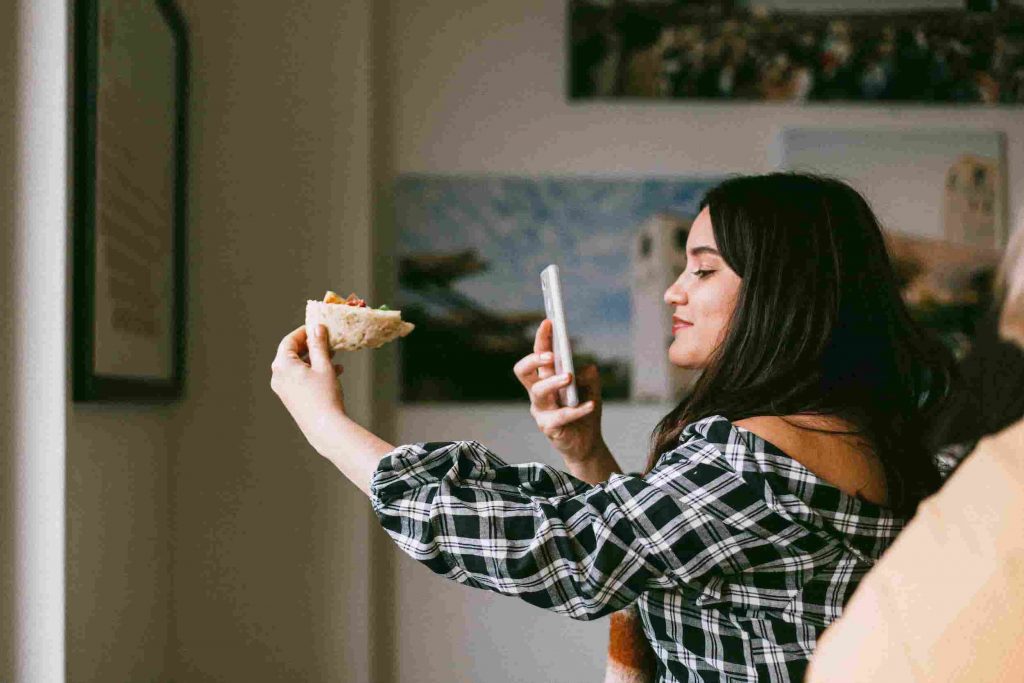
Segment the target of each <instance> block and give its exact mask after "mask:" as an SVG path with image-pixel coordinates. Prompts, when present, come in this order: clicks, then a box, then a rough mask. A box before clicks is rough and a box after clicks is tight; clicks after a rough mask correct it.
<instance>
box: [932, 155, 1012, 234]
mask: <svg viewBox="0 0 1024 683" xmlns="http://www.w3.org/2000/svg"><path fill="white" fill-rule="evenodd" d="M1002 184H1003V178H1002V173H1000V169H999V165H998V164H997V162H996V160H995V159H992V158H990V157H980V156H977V155H974V154H964V155H961V156H960V157H959V158H958V159H957V160H956V161H954V162H953V164H952V165H951V166H950V168H949V171H948V172H947V173H946V193H945V197H944V199H945V202H944V205H943V216H942V217H943V226H944V233H945V238H946V239H947V240H949V241H950V242H955V243H959V244H970V245H977V246H988V247H991V246H992V245H995V244H1002V243H1003V241H1004V240H1005V237H1004V235H1003V234H1002V226H1001V225H1000V221H999V218H1000V216H1002V215H1003V206H1002V204H1001V202H1002V200H1003V193H1002V192H1001V191H1000V190H1001V187H1002Z"/></svg>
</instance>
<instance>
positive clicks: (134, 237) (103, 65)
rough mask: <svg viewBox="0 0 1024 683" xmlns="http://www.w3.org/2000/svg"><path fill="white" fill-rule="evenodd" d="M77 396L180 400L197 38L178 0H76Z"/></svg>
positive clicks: (80, 398)
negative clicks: (192, 66) (189, 117)
mask: <svg viewBox="0 0 1024 683" xmlns="http://www.w3.org/2000/svg"><path fill="white" fill-rule="evenodd" d="M74 50H75V68H74V74H75V89H74V93H75V94H74V108H75V109H74V111H75V114H74V178H75V180H74V188H75V189H74V237H73V248H74V258H73V269H74V275H73V301H74V303H73V310H74V316H73V324H72V329H73V332H72V336H73V341H72V354H73V368H74V370H73V381H72V385H73V390H72V394H73V398H74V400H75V401H111V400H114V401H124V400H132V401H137V400H149V399H152V400H167V399H175V398H178V397H180V395H181V392H182V387H183V381H184V350H185V144H186V110H187V102H186V96H187V92H188V83H187V77H188V42H187V36H186V30H185V24H184V21H183V19H182V17H181V15H180V13H179V12H178V10H177V9H176V8H175V6H174V5H173V3H172V2H171V0H79V1H78V2H76V3H75V48H74Z"/></svg>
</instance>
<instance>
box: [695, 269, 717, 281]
mask: <svg viewBox="0 0 1024 683" xmlns="http://www.w3.org/2000/svg"><path fill="white" fill-rule="evenodd" d="M713 272H715V271H713V270H695V271H693V274H694V275H696V276H697V279H698V280H703V279H704V278H706V277H707V276H708V275H711V273H713Z"/></svg>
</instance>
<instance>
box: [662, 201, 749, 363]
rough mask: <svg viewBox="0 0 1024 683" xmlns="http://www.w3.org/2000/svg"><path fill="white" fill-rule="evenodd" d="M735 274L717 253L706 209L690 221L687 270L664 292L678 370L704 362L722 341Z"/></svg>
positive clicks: (671, 354)
mask: <svg viewBox="0 0 1024 683" xmlns="http://www.w3.org/2000/svg"><path fill="white" fill-rule="evenodd" d="M740 282H741V280H740V277H739V275H737V274H736V273H735V272H733V270H732V269H731V268H729V266H727V265H726V264H725V261H724V260H722V257H721V256H719V254H718V244H716V243H715V234H714V231H712V229H711V214H710V213H709V212H708V209H707V208H706V207H705V209H704V210H703V211H701V212H700V214H699V215H698V216H697V218H696V219H695V220H694V221H693V225H692V226H691V227H690V235H689V237H687V239H686V270H685V271H683V274H682V275H680V276H679V279H677V280H676V281H675V282H673V283H672V284H671V285H670V286H669V288H668V289H667V290H665V303H667V304H668V305H669V306H672V308H673V311H672V336H673V337H674V339H673V341H672V344H671V346H669V348H668V359H669V361H670V362H671V363H672V364H673V365H678V366H679V367H681V368H691V369H700V368H704V367H706V366H707V363H708V358H710V357H711V353H712V352H713V351H714V350H715V349H716V348H718V345H719V344H721V343H722V341H723V340H724V339H725V333H726V329H727V327H728V325H729V320H730V319H731V317H732V312H733V310H734V309H735V308H736V301H737V299H738V297H739V291H740Z"/></svg>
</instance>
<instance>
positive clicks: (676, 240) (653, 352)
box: [630, 212, 696, 401]
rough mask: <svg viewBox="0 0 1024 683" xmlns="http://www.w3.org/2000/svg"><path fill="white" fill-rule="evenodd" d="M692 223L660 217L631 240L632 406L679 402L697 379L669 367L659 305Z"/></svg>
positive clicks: (668, 325) (668, 330)
mask: <svg viewBox="0 0 1024 683" xmlns="http://www.w3.org/2000/svg"><path fill="white" fill-rule="evenodd" d="M694 218H695V216H693V215H681V214H674V213H668V212H660V213H657V214H655V215H653V216H651V217H650V218H649V219H647V220H646V221H645V222H644V223H642V224H641V225H640V227H639V229H638V230H637V234H636V235H635V236H634V238H633V246H632V253H631V266H630V272H631V300H632V306H633V317H632V319H631V321H630V330H631V341H632V348H633V362H632V373H631V374H630V396H631V397H632V398H633V399H634V400H637V401H673V400H678V398H679V397H680V396H681V394H682V393H683V391H685V389H686V388H687V387H689V386H690V384H691V383H692V381H693V380H694V379H695V376H696V373H694V372H692V371H688V370H683V369H681V368H678V367H676V366H674V365H672V364H671V363H670V362H669V360H668V356H667V355H666V354H665V349H666V348H667V347H668V346H669V345H670V344H671V343H672V320H671V317H670V316H666V315H665V303H664V302H663V301H662V296H663V294H664V292H665V290H666V289H668V287H669V285H671V284H672V283H673V282H674V281H675V280H676V278H678V277H679V275H680V274H681V273H682V272H683V271H684V270H685V268H686V238H687V236H688V235H689V231H690V225H691V224H692V223H693V219H694Z"/></svg>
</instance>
